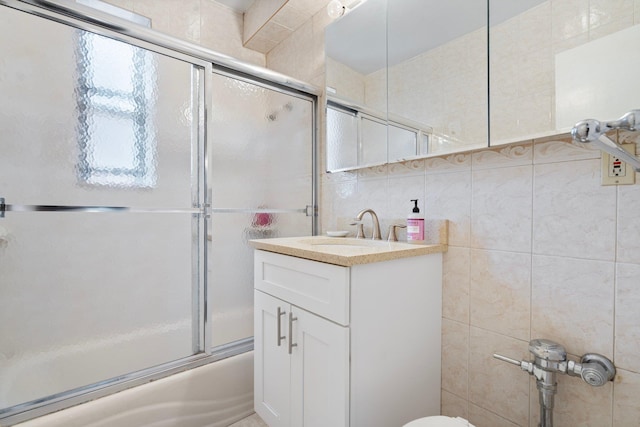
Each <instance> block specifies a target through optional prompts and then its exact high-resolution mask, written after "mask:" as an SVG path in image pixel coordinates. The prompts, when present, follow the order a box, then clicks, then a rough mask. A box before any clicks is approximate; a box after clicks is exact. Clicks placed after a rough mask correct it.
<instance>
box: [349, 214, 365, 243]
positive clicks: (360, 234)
mask: <svg viewBox="0 0 640 427" xmlns="http://www.w3.org/2000/svg"><path fill="white" fill-rule="evenodd" d="M349 225H355V226H356V239H366V238H367V236H365V235H364V225H363V224H362V221H361V220H359V219H358V218H354V220H353V222H352V223H350V224H349Z"/></svg>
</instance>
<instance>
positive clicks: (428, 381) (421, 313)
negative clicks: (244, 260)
mask: <svg viewBox="0 0 640 427" xmlns="http://www.w3.org/2000/svg"><path fill="white" fill-rule="evenodd" d="M441 278H442V254H441V253H434V254H429V255H421V256H415V257H409V258H402V259H393V260H387V261H382V262H374V263H370V264H359V265H353V266H339V265H333V264H328V263H324V262H318V261H312V260H309V259H303V258H298V257H294V256H289V255H283V254H278V253H273V252H268V251H263V250H256V252H255V317H254V322H255V371H254V375H255V410H256V412H257V413H258V414H259V415H260V416H261V417H262V419H263V420H265V422H266V423H267V424H268V425H269V426H270V427H328V426H330V427H343V426H344V427H347V426H350V427H389V426H401V425H403V424H405V423H407V422H409V421H411V420H413V419H416V418H419V417H423V416H429V415H437V414H439V412H440V352H441V344H440V334H441V300H442V296H441V282H442V279H441Z"/></svg>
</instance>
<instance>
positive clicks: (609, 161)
mask: <svg viewBox="0 0 640 427" xmlns="http://www.w3.org/2000/svg"><path fill="white" fill-rule="evenodd" d="M621 145H622V147H623V148H624V149H625V150H626V151H627V152H628V153H630V154H633V155H635V154H636V144H621ZM600 172H601V177H602V185H630V184H635V183H636V172H635V171H634V170H633V168H632V167H631V166H629V165H628V164H626V163H625V162H623V161H622V160H620V159H619V158H617V157H616V156H612V155H611V154H609V153H607V152H606V151H603V152H602V167H601V169H600Z"/></svg>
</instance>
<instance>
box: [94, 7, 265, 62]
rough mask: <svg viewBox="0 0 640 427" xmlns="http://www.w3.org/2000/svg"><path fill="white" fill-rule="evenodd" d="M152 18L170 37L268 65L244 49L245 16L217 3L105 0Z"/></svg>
mask: <svg viewBox="0 0 640 427" xmlns="http://www.w3.org/2000/svg"><path fill="white" fill-rule="evenodd" d="M105 1H106V2H107V3H111V4H113V5H114V6H118V7H121V8H123V9H127V10H130V11H132V12H135V13H138V14H140V15H144V16H146V17H147V18H150V19H151V27H152V28H153V29H154V30H156V31H161V32H163V33H165V34H168V35H170V36H173V37H176V38H179V39H183V40H186V41H188V42H191V43H195V44H198V45H200V46H202V47H205V48H207V49H211V50H215V51H216V52H220V53H224V54H225V55H229V56H232V57H234V58H237V59H240V60H242V61H245V62H248V63H250V64H254V65H259V66H261V67H264V66H265V56H264V54H263V53H260V52H256V51H255V50H251V49H248V48H245V47H244V46H243V41H242V35H243V28H244V24H243V14H242V13H239V12H236V11H234V10H232V9H230V8H228V7H227V6H223V5H221V4H220V3H216V2H214V1H213V0H162V1H157V0H156V1H154V0H105Z"/></svg>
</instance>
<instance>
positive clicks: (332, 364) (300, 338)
mask: <svg viewBox="0 0 640 427" xmlns="http://www.w3.org/2000/svg"><path fill="white" fill-rule="evenodd" d="M288 316H289V314H287V318H288ZM292 316H293V318H294V319H296V320H295V321H293V322H292V323H291V325H292V328H293V334H292V336H293V343H294V344H295V346H294V347H293V348H292V354H291V425H292V427H347V426H348V425H349V328H347V327H344V326H340V325H337V324H335V323H333V322H330V321H328V320H326V319H323V318H321V317H318V316H316V315H314V314H311V313H309V312H308V311H305V310H302V309H299V308H297V307H293V309H292Z"/></svg>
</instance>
